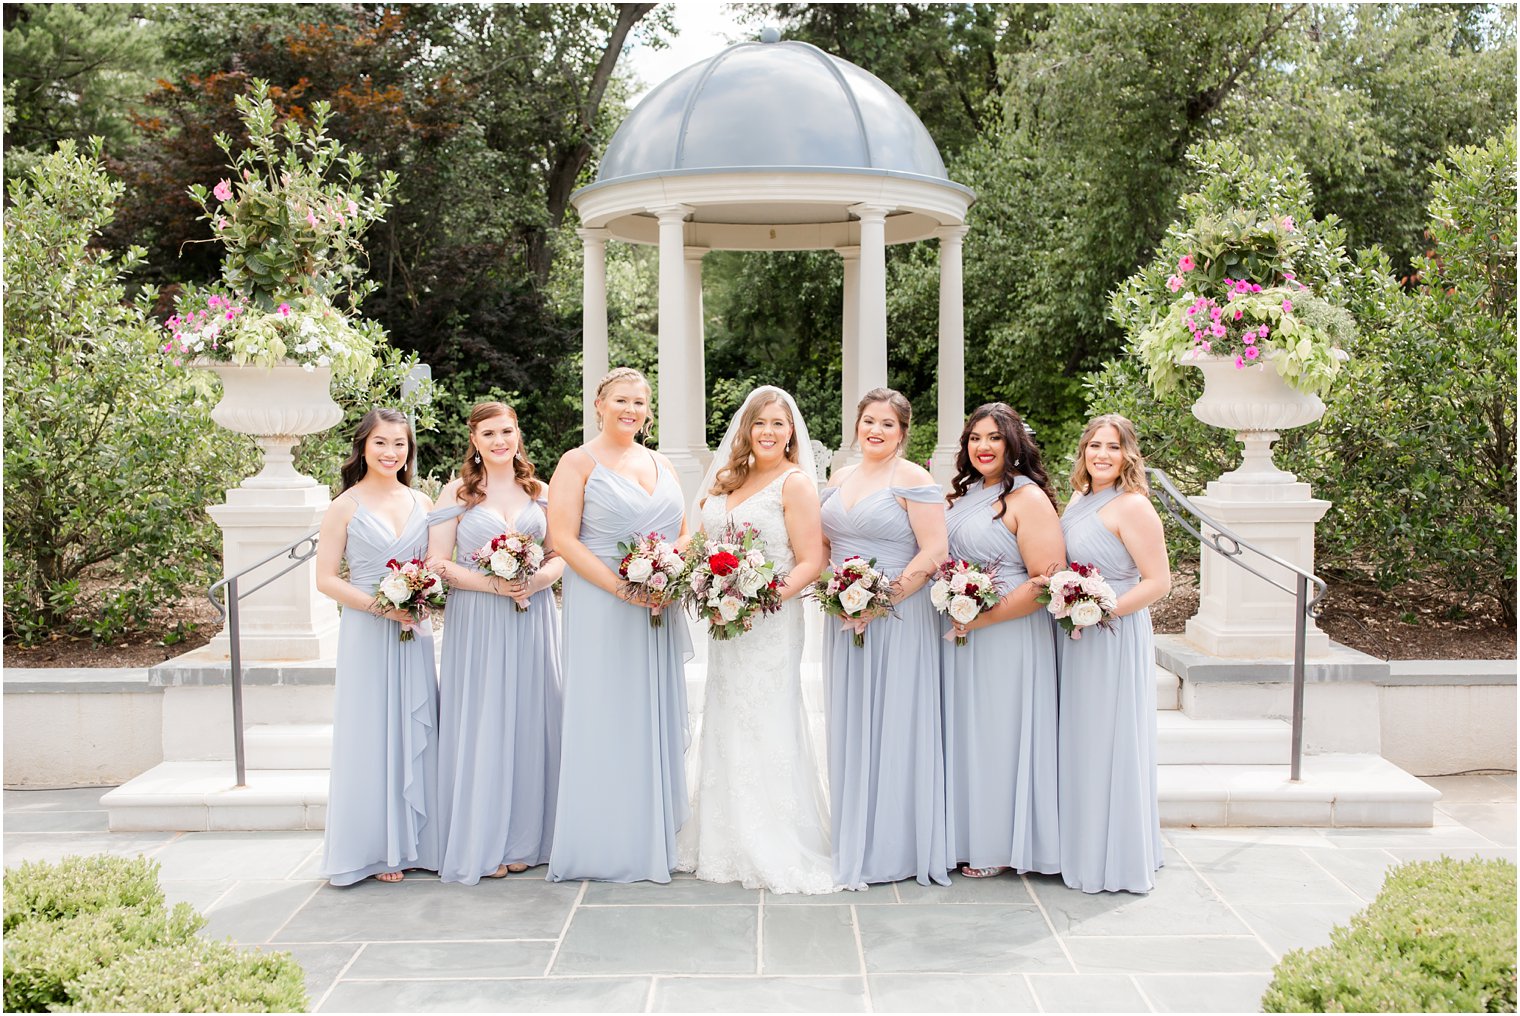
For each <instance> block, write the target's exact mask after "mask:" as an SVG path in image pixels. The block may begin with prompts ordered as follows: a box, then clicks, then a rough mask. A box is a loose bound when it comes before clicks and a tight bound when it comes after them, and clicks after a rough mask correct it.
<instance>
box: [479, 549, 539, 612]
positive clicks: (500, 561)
mask: <svg viewBox="0 0 1520 1016" xmlns="http://www.w3.org/2000/svg"><path fill="white" fill-rule="evenodd" d="M470 560H472V561H474V562H475V567H477V568H479V569H480V570H481V571H483V572H485V573H486V574H487V575H494V576H496V577H497V578H500V579H506V580H507V581H508V582H515V581H517V580H519V579H520V580H522V581H523V582H526V581H528V580H529V579H531V578H532V577H533V573H534V572H536V571H538V568H539V565H541V564H543V563H544V548H543V545H542V544H540V543H539V542H538V541H537V540H535V539H534V538H533V537H531V536H529V535H528V534H527V533H520V532H518V531H517V530H515V529H513V530H508V531H507V532H505V533H502V534H501V535H500V536H494V537H492V538H491V540H490V542H488V543H487V544H486V545H485V546H483V547H481V548H480V549H479V550H477V551H475V552H474V553H472V554H471V555H470ZM512 606H514V607H516V608H517V612H518V613H519V614H522V613H526V612H527V610H528V608H527V607H524V606H523V605H522V604H521V603H518V602H517V601H516V600H513V601H512Z"/></svg>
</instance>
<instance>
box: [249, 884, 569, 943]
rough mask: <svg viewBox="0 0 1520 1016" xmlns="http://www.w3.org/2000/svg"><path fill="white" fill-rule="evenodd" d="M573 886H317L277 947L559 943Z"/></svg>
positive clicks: (283, 931) (276, 937) (277, 938)
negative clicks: (536, 940)
mask: <svg viewBox="0 0 1520 1016" xmlns="http://www.w3.org/2000/svg"><path fill="white" fill-rule="evenodd" d="M577 892H579V886H562V885H556V884H554V883H550V882H543V881H533V882H527V881H513V880H510V879H503V880H501V881H493V882H490V883H489V884H487V883H485V882H482V883H481V884H480V885H477V886H462V885H452V884H447V883H444V882H439V881H438V880H437V879H430V878H414V877H412V876H410V875H408V876H407V877H406V879H405V880H404V881H401V882H396V883H391V884H386V883H384V882H376V881H375V880H374V879H365V880H364V881H363V882H360V883H358V884H356V885H352V886H348V887H346V888H343V889H335V888H333V887H332V886H329V885H324V886H322V887H321V888H320V889H319V890H318V891H317V894H316V895H315V896H313V897H312V899H311V901H310V902H309V903H307V904H306V905H305V906H304V907H302V908H301V910H300V912H299V913H297V914H296V916H295V917H294V918H292V919H291V921H290V923H289V924H287V925H286V926H285V928H284V929H283V930H282V931H281V932H280V933H279V934H278V935H276V936H275V941H276V942H396V941H417V940H428V939H432V940H437V941H459V940H466V939H468V940H479V939H512V938H541V939H553V938H558V937H559V934H560V931H561V930H562V929H563V928H564V926H565V916H566V915H567V914H568V913H569V912H570V908H571V906H572V905H573V904H574V902H575V896H576V893H577Z"/></svg>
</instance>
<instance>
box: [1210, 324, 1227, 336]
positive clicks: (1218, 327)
mask: <svg viewBox="0 0 1520 1016" xmlns="http://www.w3.org/2000/svg"><path fill="white" fill-rule="evenodd" d="M1209 333H1210V334H1211V335H1213V336H1214V338H1216V339H1222V338H1224V333H1225V327H1224V325H1222V324H1220V323H1219V322H1217V321H1216V322H1215V323H1214V324H1211V325H1209Z"/></svg>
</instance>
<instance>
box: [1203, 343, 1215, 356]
mask: <svg viewBox="0 0 1520 1016" xmlns="http://www.w3.org/2000/svg"><path fill="white" fill-rule="evenodd" d="M1212 348H1213V347H1212V346H1211V345H1210V344H1209V342H1208V340H1204V343H1203V351H1204V352H1205V353H1207V352H1208V351H1209V350H1210V349H1212Z"/></svg>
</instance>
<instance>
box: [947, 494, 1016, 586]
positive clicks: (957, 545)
mask: <svg viewBox="0 0 1520 1016" xmlns="http://www.w3.org/2000/svg"><path fill="white" fill-rule="evenodd" d="M1032 483H1034V481H1033V480H1031V479H1030V478H1029V477H1027V476H1019V477H1017V478H1015V479H1014V481H1013V490H1018V489H1019V488H1020V487H1027V486H1029V485H1030V484H1032ZM1002 493H1003V485H1002V484H1001V483H997V484H994V485H993V486H991V487H988V486H986V485H984V484H978V485H977V486H975V487H972V488H971V489H970V490H968V491H966V493H965V494H964V495H963V496H962V497H958V498H956V499H955V500H954V501H953V502H952V503H951V505H950V508H949V510H948V511H946V512H945V531H946V534H947V535H948V536H949V538H950V556H951V557H953V558H958V559H960V560H962V561H971V562H974V563H976V564H983V565H990V566H992V567H994V568H995V569H996V571H997V587H998V592H999V593H1000V594H1003V595H1007V593H1008V590H1010V589H1012V588H1013V587H1014V586H1017V585H1019V584H1020V583H1022V582H1023V581H1024V580H1025V579H1027V578H1029V568H1028V567H1027V566H1026V565H1025V564H1024V555H1022V554H1020V553H1019V541H1018V537H1016V536H1014V535H1013V534H1012V533H1010V532H1009V531H1008V527H1007V526H1005V525H1004V524H1003V520H1002V519H999V518H994V517H993V516H994V514H995V513H996V511H997V507H996V505H997V501H998V498H999V497H1000V496H1001V495H1002ZM1009 493H1012V491H1010V492H1009Z"/></svg>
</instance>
